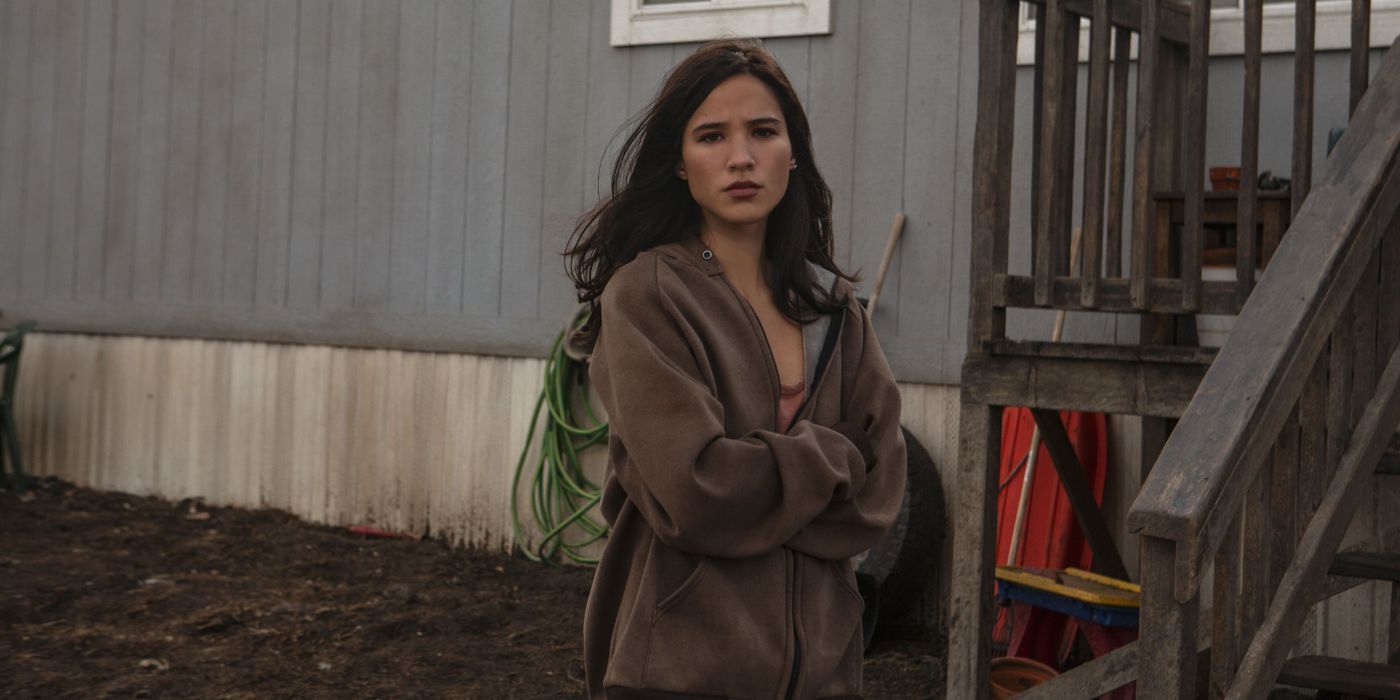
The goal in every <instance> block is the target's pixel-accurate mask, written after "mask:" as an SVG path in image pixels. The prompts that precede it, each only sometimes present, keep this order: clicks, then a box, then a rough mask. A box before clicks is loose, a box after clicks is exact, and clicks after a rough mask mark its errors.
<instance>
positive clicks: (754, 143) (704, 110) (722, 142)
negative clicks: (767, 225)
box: [676, 74, 794, 228]
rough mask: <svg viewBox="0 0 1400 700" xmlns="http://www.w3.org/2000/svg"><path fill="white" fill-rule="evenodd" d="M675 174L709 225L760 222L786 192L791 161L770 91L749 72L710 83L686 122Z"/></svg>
mask: <svg viewBox="0 0 1400 700" xmlns="http://www.w3.org/2000/svg"><path fill="white" fill-rule="evenodd" d="M681 143H682V146H681V163H680V164H679V165H678V166H677V167H676V174H677V175H678V176H680V177H681V178H682V179H684V180H685V181H686V182H687V183H688V184H689V186H690V194H691V196H692V197H694V198H695V202H696V203H697V204H699V205H700V210H701V212H702V214H703V216H704V217H705V223H706V225H707V226H709V227H710V228H716V227H726V228H734V227H744V226H751V225H754V224H761V223H763V222H765V221H766V220H767V218H768V213H769V212H771V211H773V208H774V207H776V206H778V202H779V201H780V200H782V198H783V194H784V193H785V192H787V185H788V173H789V171H790V168H791V167H792V165H793V162H794V161H793V159H792V143H791V142H790V141H789V140H788V130H787V123H786V122H785V121H783V111H782V108H781V107H779V105H778V100H777V98H775V97H774V96H773V92H772V91H771V90H769V89H768V86H767V85H765V84H763V81H761V80H759V79H758V78H755V77H753V76H751V75H747V74H741V75H736V76H734V77H732V78H730V79H728V80H726V81H724V82H722V83H720V84H719V85H718V86H716V87H715V89H714V90H713V91H712V92H710V95H709V97H706V98H705V101H704V102H702V103H701V104H700V107H699V108H698V109H696V110H695V113H694V114H692V115H691V117H690V120H689V121H687V122H686V125H685V133H684V134H683V136H682V140H681Z"/></svg>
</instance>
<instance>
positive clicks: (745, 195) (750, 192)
mask: <svg viewBox="0 0 1400 700" xmlns="http://www.w3.org/2000/svg"><path fill="white" fill-rule="evenodd" d="M758 190H759V188H758V187H757V186H754V187H731V188H729V189H727V190H725V191H724V193H725V194H727V195H729V196H730V197H733V198H735V199H749V198H751V197H753V196H754V195H756V194H758Z"/></svg>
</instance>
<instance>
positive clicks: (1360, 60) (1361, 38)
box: [1347, 0, 1371, 114]
mask: <svg viewBox="0 0 1400 700" xmlns="http://www.w3.org/2000/svg"><path fill="white" fill-rule="evenodd" d="M1370 79H1371V0H1351V109H1350V110H1349V111H1348V112H1347V114H1352V113H1354V112H1356V105H1358V104H1361V96H1362V95H1365V94H1366V85H1367V83H1368V82H1369V81H1370Z"/></svg>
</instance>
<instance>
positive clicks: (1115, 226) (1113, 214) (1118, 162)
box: [1106, 29, 1133, 277]
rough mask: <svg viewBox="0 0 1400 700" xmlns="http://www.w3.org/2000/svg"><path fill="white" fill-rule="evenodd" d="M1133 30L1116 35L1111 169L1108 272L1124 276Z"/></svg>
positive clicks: (1114, 39)
mask: <svg viewBox="0 0 1400 700" xmlns="http://www.w3.org/2000/svg"><path fill="white" fill-rule="evenodd" d="M1132 38H1133V34H1132V32H1130V31H1128V30H1126V29H1119V30H1117V31H1116V32H1115V33H1114V37H1113V127H1112V151H1113V152H1112V153H1111V154H1110V155H1109V162H1110V163H1112V165H1111V166H1110V167H1109V170H1108V249H1107V252H1106V256H1107V257H1108V276H1109V277H1122V276H1123V176H1124V174H1125V172H1126V168H1125V167H1124V166H1125V163H1126V161H1127V159H1128V155H1127V151H1128V148H1127V142H1128V59H1129V56H1128V52H1129V50H1130V47H1131V45H1132Z"/></svg>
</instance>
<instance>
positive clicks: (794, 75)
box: [763, 37, 813, 121]
mask: <svg viewBox="0 0 1400 700" xmlns="http://www.w3.org/2000/svg"><path fill="white" fill-rule="evenodd" d="M811 43H812V42H811V40H810V39H808V38H807V37H783V38H779V39H767V40H765V41H764V42H763V45H764V47H765V48H767V49H768V50H769V51H770V52H771V53H772V54H773V57H774V58H776V59H778V65H779V66H780V67H782V69H783V73H786V74H787V77H788V82H789V83H791V84H792V89H793V90H795V91H796V92H797V97H798V99H800V100H802V105H803V107H804V108H805V107H806V106H807V96H808V94H809V87H808V83H809V81H808V72H809V71H808V63H807V62H808V61H809V60H810V59H811ZM812 116H813V115H811V114H808V115H807V118H808V120H809V121H810V120H811V118H812Z"/></svg>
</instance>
